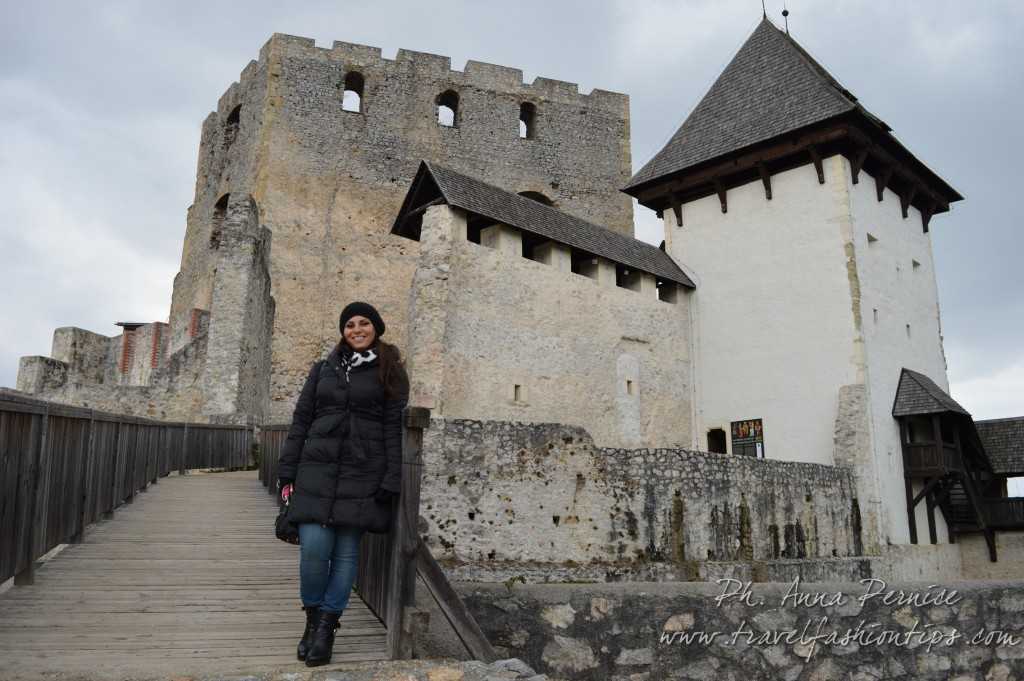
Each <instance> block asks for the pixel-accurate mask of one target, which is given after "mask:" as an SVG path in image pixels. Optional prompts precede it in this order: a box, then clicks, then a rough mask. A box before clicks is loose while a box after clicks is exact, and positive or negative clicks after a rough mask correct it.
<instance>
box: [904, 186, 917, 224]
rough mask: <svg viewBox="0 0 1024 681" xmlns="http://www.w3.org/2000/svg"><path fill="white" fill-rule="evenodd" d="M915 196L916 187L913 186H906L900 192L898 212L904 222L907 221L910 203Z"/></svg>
mask: <svg viewBox="0 0 1024 681" xmlns="http://www.w3.org/2000/svg"><path fill="white" fill-rule="evenodd" d="M915 194H917V185H914V184H908V185H907V187H906V189H904V190H903V191H902V192H900V211H901V212H902V213H903V219H904V220H906V219H907V215H908V211H909V210H910V202H911V201H913V200H914V195H915Z"/></svg>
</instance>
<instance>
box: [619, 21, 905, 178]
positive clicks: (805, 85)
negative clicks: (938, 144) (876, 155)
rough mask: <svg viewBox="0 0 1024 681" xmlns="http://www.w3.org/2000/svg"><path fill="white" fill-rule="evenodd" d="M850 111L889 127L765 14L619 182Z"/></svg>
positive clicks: (660, 172)
mask: <svg viewBox="0 0 1024 681" xmlns="http://www.w3.org/2000/svg"><path fill="white" fill-rule="evenodd" d="M851 111H858V112H859V113H860V114H862V115H863V116H864V117H866V118H867V119H868V120H869V121H870V122H871V123H872V124H873V125H874V126H877V127H878V128H880V129H881V130H882V131H883V132H886V133H888V131H889V130H891V128H889V126H888V125H886V124H885V123H884V122H882V121H881V120H879V119H878V118H877V117H875V116H874V115H872V114H871V113H869V112H868V111H867V110H866V109H864V108H863V107H862V106H861V105H860V104H858V103H857V98H856V97H854V96H853V94H851V93H850V92H849V91H848V90H847V89H846V88H844V87H843V86H842V85H840V84H839V83H838V82H837V81H836V80H835V78H833V77H832V76H831V75H830V74H829V73H828V71H826V70H825V68H824V67H823V66H821V65H820V64H819V63H818V62H816V61H815V60H814V59H813V58H812V57H811V56H810V55H809V54H807V52H805V51H804V49H803V48H802V47H800V46H799V45H798V44H797V43H796V41H795V40H793V39H792V38H790V37H789V36H788V35H786V34H785V33H783V32H782V31H780V30H779V29H778V28H776V27H775V25H774V24H772V23H771V22H770V21H769V20H768V19H767V18H765V19H764V20H762V21H761V23H760V24H759V25H758V27H757V29H755V30H754V32H753V33H752V34H751V35H750V37H749V38H747V41H746V42H745V43H743V46H742V47H741V48H740V50H739V52H737V53H736V56H735V57H733V59H732V61H731V62H729V65H728V66H726V67H725V70H724V71H723V72H722V74H721V75H720V76H719V77H718V80H716V81H715V83H714V85H712V86H711V89H710V90H708V92H707V94H705V95H704V98H703V99H701V100H700V103H698V104H697V107H696V108H695V109H694V110H693V112H692V113H691V114H690V115H689V117H688V118H687V119H686V120H685V121H684V122H683V124H682V126H680V128H679V130H677V131H676V134H675V135H673V136H672V139H670V140H669V142H668V143H667V144H666V145H665V147H664V148H663V149H662V150H661V151H659V152H658V153H657V154H656V155H655V156H654V158H652V159H651V160H650V161H648V162H647V164H646V165H645V166H644V167H643V168H641V169H640V170H639V172H637V173H636V174H635V175H634V176H633V178H632V179H631V180H630V181H629V184H628V185H626V188H625V189H626V190H629V189H631V188H634V187H637V186H639V185H642V184H644V183H647V182H650V181H651V180H655V179H657V178H660V177H663V176H665V175H670V174H673V173H677V172H679V171H681V170H685V169H687V168H690V167H692V166H695V165H698V164H700V163H703V162H705V161H709V160H711V159H714V158H717V157H720V156H723V155H725V154H728V153H730V152H733V151H737V150H739V149H742V148H744V147H748V146H750V145H753V144H757V143H759V142H764V141H766V140H769V139H772V138H774V137H777V136H779V135H784V134H786V133H790V132H793V131H796V130H799V129H801V128H805V127H807V126H809V125H813V124H815V123H820V122H822V121H825V120H827V119H830V118H833V117H836V116H839V115H841V114H845V113H848V112H851Z"/></svg>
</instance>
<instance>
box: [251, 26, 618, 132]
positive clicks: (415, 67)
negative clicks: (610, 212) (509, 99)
mask: <svg viewBox="0 0 1024 681" xmlns="http://www.w3.org/2000/svg"><path fill="white" fill-rule="evenodd" d="M275 49H277V50H279V51H280V52H281V53H282V54H286V55H292V56H303V57H306V58H314V59H322V60H324V61H329V62H334V63H337V64H339V65H342V66H343V67H345V68H347V69H348V68H351V69H359V68H362V69H371V70H376V69H381V70H384V71H385V72H387V71H392V70H412V71H413V72H415V73H416V74H417V75H420V76H422V77H426V78H432V79H437V80H448V81H450V82H451V84H452V86H453V87H459V86H469V87H477V88H481V89H485V90H497V91H507V92H508V93H509V94H514V95H518V96H522V97H526V98H531V97H535V98H541V99H553V100H559V101H562V102H565V103H570V102H572V103H575V104H578V105H579V106H584V107H593V108H598V109H602V110H606V111H609V112H614V113H617V114H621V113H622V112H624V111H625V110H626V107H628V103H629V97H628V95H625V94H622V93H618V92H612V91H609V90H602V89H598V88H595V89H593V90H592V91H591V92H589V93H586V94H583V93H581V92H580V91H579V85H578V84H577V83H572V82H568V81H563V80H557V79H553V78H546V77H543V76H538V77H536V78H535V79H534V80H533V82H532V83H527V82H525V81H524V80H523V71H522V69H517V68H513V67H509V66H501V65H498V64H489V63H487V62H481V61H475V60H472V59H470V60H468V61H467V62H466V65H465V66H464V67H463V69H462V70H457V69H453V68H452V60H451V57H447V56H444V55H438V54H432V53H430V52H417V51H415V50H409V49H405V48H401V49H399V50H398V52H397V54H396V55H395V58H394V59H387V58H385V57H384V56H383V54H382V52H381V48H379V47H372V46H369V45H360V44H357V43H347V42H343V41H339V40H336V41H334V43H333V44H332V46H331V47H330V48H325V47H317V46H316V41H315V40H313V39H312V38H303V37H300V36H293V35H288V34H284V33H275V34H274V35H273V36H271V38H270V40H268V41H267V43H266V44H265V45H264V46H263V48H262V49H261V50H260V61H261V62H266V61H268V60H269V59H270V55H271V53H272V52H273V50H275ZM244 77H245V73H244V72H243V78H244Z"/></svg>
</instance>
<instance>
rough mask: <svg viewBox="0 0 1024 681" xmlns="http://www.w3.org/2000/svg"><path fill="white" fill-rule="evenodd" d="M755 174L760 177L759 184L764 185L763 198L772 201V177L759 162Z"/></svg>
mask: <svg viewBox="0 0 1024 681" xmlns="http://www.w3.org/2000/svg"><path fill="white" fill-rule="evenodd" d="M757 172H758V174H759V175H761V183H762V184H764V198H766V199H768V200H769V201H771V200H772V175H771V173H769V172H768V168H767V167H766V166H765V164H764V163H763V162H761V161H758V163H757Z"/></svg>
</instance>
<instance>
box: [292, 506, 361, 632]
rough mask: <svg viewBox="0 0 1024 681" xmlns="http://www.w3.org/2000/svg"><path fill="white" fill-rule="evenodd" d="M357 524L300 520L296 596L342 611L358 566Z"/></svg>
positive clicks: (324, 608)
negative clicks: (297, 590)
mask: <svg viewBox="0 0 1024 681" xmlns="http://www.w3.org/2000/svg"><path fill="white" fill-rule="evenodd" d="M362 535H363V530H362V529H360V528H357V527H346V526H340V527H337V526H330V525H327V526H324V525H321V524H319V523H299V596H300V597H301V598H302V604H303V605H305V606H307V607H313V606H319V607H320V610H321V611H323V612H332V613H338V614H341V613H342V612H344V611H345V606H347V605H348V597H349V594H351V593H352V584H353V583H354V582H355V581H356V571H357V569H358V567H359V541H360V539H361V538H362Z"/></svg>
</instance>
